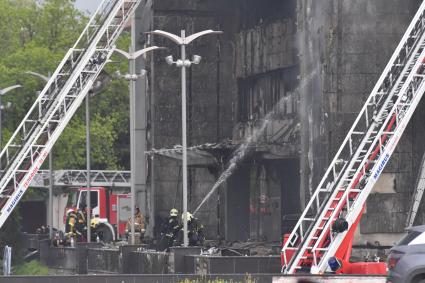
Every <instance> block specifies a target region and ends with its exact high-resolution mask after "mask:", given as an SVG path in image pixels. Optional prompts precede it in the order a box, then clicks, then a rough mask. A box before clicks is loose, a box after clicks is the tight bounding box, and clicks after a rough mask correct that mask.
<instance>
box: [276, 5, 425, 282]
mask: <svg viewBox="0 0 425 283" xmlns="http://www.w3.org/2000/svg"><path fill="white" fill-rule="evenodd" d="M424 11H425V2H423V3H422V5H421V6H420V8H419V10H418V12H417V13H416V15H415V17H414V18H413V20H412V22H411V24H410V25H409V27H408V29H407V31H406V33H405V34H404V36H403V38H402V40H401V42H400V43H399V45H398V46H397V49H396V50H395V52H394V54H393V55H392V57H391V59H390V60H389V62H388V64H387V66H386V68H385V70H384V71H383V73H382V75H381V76H380V78H379V80H378V82H377V83H376V85H375V87H374V88H373V90H372V92H371V94H370V96H369V97H368V99H367V100H366V102H365V104H364V106H363V108H362V109H361V111H360V113H359V115H358V116H357V118H356V120H355V122H354V124H353V126H352V127H351V129H350V131H349V133H348V135H347V136H346V138H345V139H344V141H343V142H342V145H341V147H340V148H339V150H338V152H337V153H336V155H335V157H334V159H333V160H332V162H331V164H330V166H329V167H328V168H327V170H326V173H325V174H324V176H323V178H322V180H321V181H320V183H319V185H318V187H317V188H316V190H315V191H314V193H313V194H312V196H311V198H310V200H309V202H308V204H307V205H306V208H305V210H304V211H303V213H302V215H301V217H300V219H299V221H298V222H297V224H296V225H295V227H294V229H293V231H292V232H291V234H289V235H285V236H284V240H283V246H282V251H281V260H282V272H283V273H285V274H294V273H297V272H298V273H300V272H310V273H313V274H322V273H325V272H328V271H331V272H335V273H346V274H385V273H386V268H385V263H379V262H378V263H375V262H366V263H351V262H349V259H350V255H351V248H352V241H353V237H354V232H355V230H356V228H357V226H358V223H359V221H360V218H361V216H362V214H363V212H364V209H365V204H366V199H367V197H368V196H369V194H370V192H371V190H372V188H373V186H374V184H375V183H376V181H377V180H378V178H379V176H380V175H381V173H382V171H383V169H384V167H385V165H386V164H387V163H388V161H389V160H390V157H391V155H392V153H393V151H394V149H395V147H396V145H397V143H398V141H399V140H400V138H401V136H402V134H403V132H404V130H405V129H406V126H407V124H408V122H409V120H410V119H411V117H412V114H413V112H414V111H415V109H416V107H417V106H418V103H419V101H420V99H421V98H422V95H423V93H424V91H425V81H424V78H425V71H424V70H425V66H424V65H425V64H424V62H425V61H424V58H425V50H424V47H425V13H424Z"/></svg>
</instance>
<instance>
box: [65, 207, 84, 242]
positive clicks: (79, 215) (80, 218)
mask: <svg viewBox="0 0 425 283" xmlns="http://www.w3.org/2000/svg"><path fill="white" fill-rule="evenodd" d="M86 219H87V218H86V215H85V213H84V212H83V211H82V210H77V211H75V210H70V211H68V213H67V218H66V226H65V236H66V238H67V239H68V240H69V241H71V238H74V239H75V240H76V241H78V242H84V241H86V238H87V222H86V221H87V220H86Z"/></svg>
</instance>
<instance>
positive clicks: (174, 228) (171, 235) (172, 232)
mask: <svg viewBox="0 0 425 283" xmlns="http://www.w3.org/2000/svg"><path fill="white" fill-rule="evenodd" d="M178 215H179V211H178V210H177V209H175V208H173V209H171V210H170V216H169V217H168V219H167V221H166V222H165V223H164V225H163V227H162V229H161V239H160V242H159V250H161V251H164V250H168V249H169V248H170V247H171V246H174V245H175V242H176V239H177V235H178V233H179V231H180V229H181V225H180V223H179V218H178Z"/></svg>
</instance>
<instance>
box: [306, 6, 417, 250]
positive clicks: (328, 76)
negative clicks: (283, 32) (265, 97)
mask: <svg viewBox="0 0 425 283" xmlns="http://www.w3.org/2000/svg"><path fill="white" fill-rule="evenodd" d="M298 4H299V8H298V10H299V13H298V17H299V19H298V23H299V24H298V36H299V38H298V39H299V40H298V42H300V65H301V67H300V68H301V77H302V79H301V84H300V85H301V87H300V90H301V95H300V96H301V103H300V104H301V109H302V111H301V112H303V113H307V117H304V116H303V115H301V121H302V130H301V131H302V133H301V139H302V153H301V159H302V165H301V171H302V188H303V189H302V191H301V194H302V196H303V195H304V196H305V197H304V199H306V200H307V199H308V195H309V193H310V192H309V188H315V185H316V184H317V183H318V181H319V180H320V175H321V174H322V173H323V171H324V169H326V166H327V164H328V163H329V162H330V160H331V159H332V158H333V154H334V153H335V152H336V151H337V150H338V148H339V146H340V143H341V142H342V140H343V139H344V138H345V135H346V133H347V132H348V130H349V128H350V127H351V125H352V123H353V121H354V119H355V117H356V116H357V113H358V111H359V110H360V108H361V107H362V105H363V103H364V101H365V100H366V98H367V97H368V95H369V93H370V91H371V90H372V88H373V86H374V84H375V81H376V80H377V78H378V77H379V75H380V74H381V72H382V70H383V69H384V67H385V65H386V64H387V61H388V59H389V58H390V56H391V55H392V53H393V51H394V49H395V46H396V45H397V44H398V42H399V40H400V39H401V36H402V35H403V33H404V31H405V29H406V28H407V26H408V24H409V23H410V20H411V18H412V17H413V15H414V13H415V9H416V7H417V4H418V1H416V0H412V1H403V2H400V1H387V0H375V1H366V0H357V1H328V0H323V1H298ZM303 80H304V81H303ZM303 84H304V85H303ZM423 115H424V111H423V103H421V105H420V106H419V109H418V110H417V112H416V113H415V115H414V117H413V119H412V121H411V123H410V125H409V128H408V130H407V131H406V132H405V134H404V136H403V138H402V139H401V141H400V143H399V145H398V147H397V149H396V152H395V153H394V155H393V157H392V161H391V162H390V164H388V166H387V168H386V170H385V172H384V174H382V176H381V179H380V180H379V182H378V184H377V185H376V188H375V191H374V193H373V194H372V195H371V196H370V197H369V199H368V202H367V210H366V214H365V215H364V217H363V219H362V222H361V233H362V234H374V233H377V234H376V235H375V237H374V236H373V235H370V236H368V237H367V239H366V238H362V237H357V239H358V243H359V244H360V243H364V242H366V241H367V240H369V241H370V240H372V239H378V238H379V239H380V241H381V244H382V245H392V244H393V242H394V239H395V238H397V237H399V236H400V234H399V233H400V232H403V230H404V223H405V220H406V215H407V210H408V207H409V202H410V198H411V192H412V190H413V185H414V181H415V178H416V176H417V170H418V164H419V162H420V158H421V157H422V154H423V151H424V147H423V143H421V140H422V139H423V135H424V133H425V127H424V126H423V123H422V122H420V121H421V120H423ZM413 129H415V130H414V131H413ZM324 149H325V150H324ZM378 233H379V234H378ZM383 233H394V234H393V235H388V236H387V237H382V235H383Z"/></svg>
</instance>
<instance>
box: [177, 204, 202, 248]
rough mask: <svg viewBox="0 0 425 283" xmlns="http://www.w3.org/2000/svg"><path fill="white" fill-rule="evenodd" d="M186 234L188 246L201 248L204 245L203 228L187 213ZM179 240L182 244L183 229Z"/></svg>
mask: <svg viewBox="0 0 425 283" xmlns="http://www.w3.org/2000/svg"><path fill="white" fill-rule="evenodd" d="M182 221H184V214H182ZM187 234H188V235H187V237H188V239H189V246H202V245H203V244H204V241H205V234H204V226H203V225H202V224H201V223H199V221H198V219H196V218H195V217H194V216H193V215H192V214H191V213H190V212H187ZM179 239H180V242H181V243H183V227H182V229H181V233H180V235H179Z"/></svg>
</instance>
